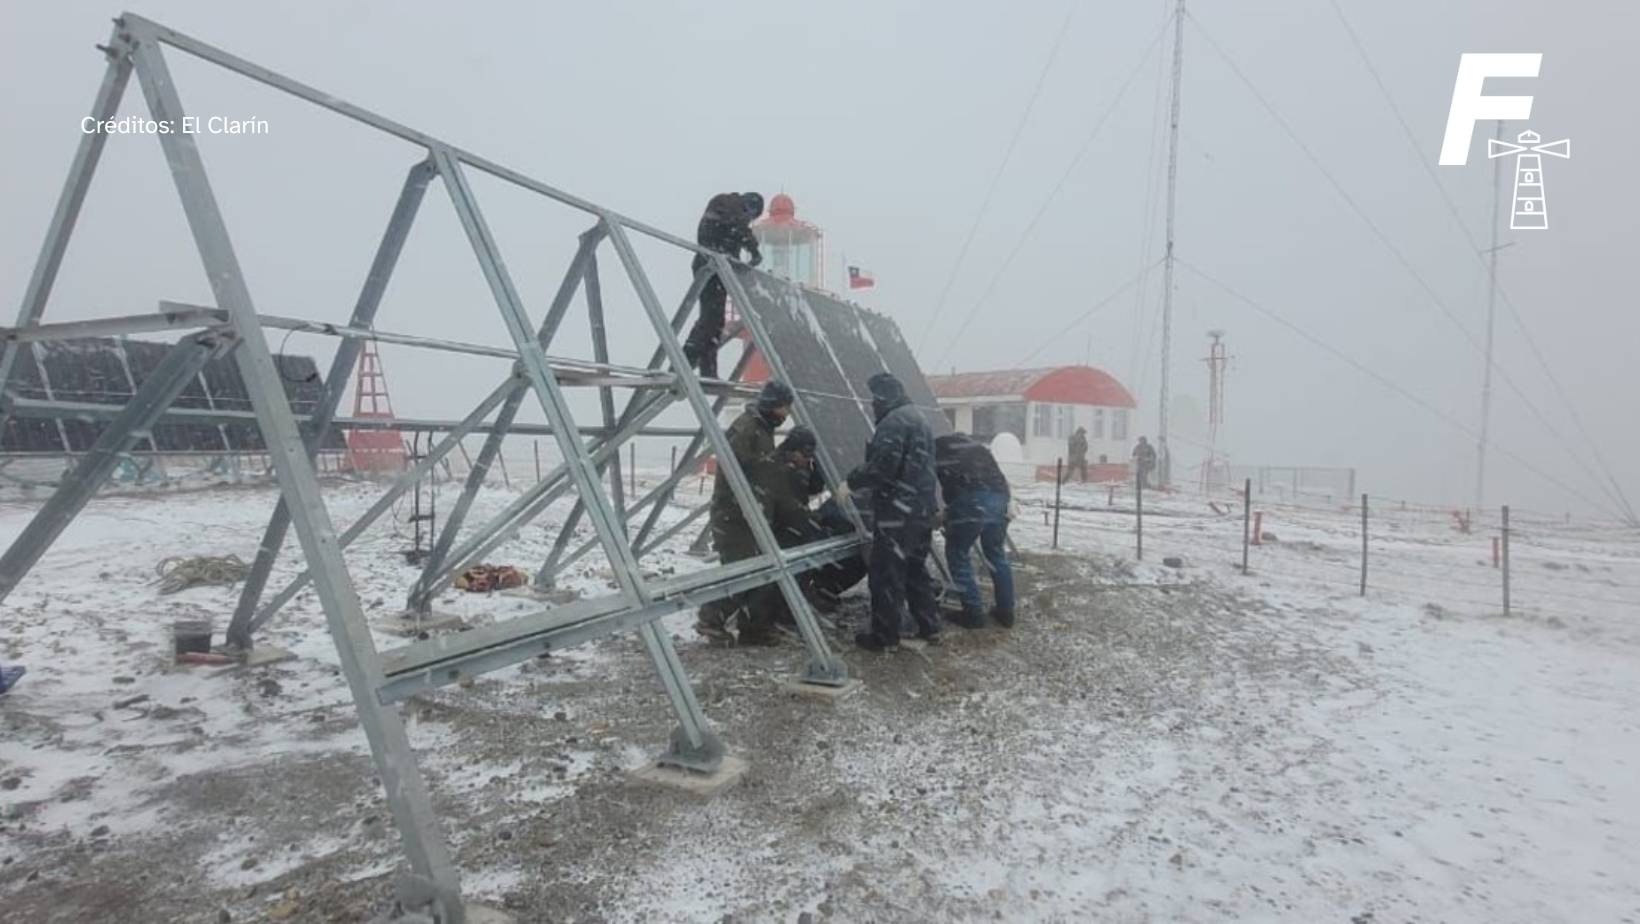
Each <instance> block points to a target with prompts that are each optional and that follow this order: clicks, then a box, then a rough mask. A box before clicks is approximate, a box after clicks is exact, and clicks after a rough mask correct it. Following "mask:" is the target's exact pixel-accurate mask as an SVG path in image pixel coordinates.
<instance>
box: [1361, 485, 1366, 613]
mask: <svg viewBox="0 0 1640 924" xmlns="http://www.w3.org/2000/svg"><path fill="white" fill-rule="evenodd" d="M1366 595H1367V495H1365V494H1362V495H1361V596H1363V597H1365V596H1366Z"/></svg>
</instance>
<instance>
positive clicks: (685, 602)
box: [381, 536, 860, 702]
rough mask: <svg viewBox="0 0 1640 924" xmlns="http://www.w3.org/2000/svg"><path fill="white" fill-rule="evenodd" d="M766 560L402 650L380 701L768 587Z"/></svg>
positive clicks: (852, 546) (821, 557) (843, 548)
mask: <svg viewBox="0 0 1640 924" xmlns="http://www.w3.org/2000/svg"><path fill="white" fill-rule="evenodd" d="M859 552H860V540H859V538H857V537H855V536H843V537H835V538H828V539H822V540H820V541H818V542H815V543H812V544H810V545H808V546H804V547H802V548H797V549H791V550H789V551H786V552H785V553H783V556H782V557H783V559H784V560H785V562H786V563H787V567H792V568H797V569H802V570H806V569H810V568H818V567H820V566H821V565H825V564H829V563H831V562H835V561H841V560H842V559H845V558H848V557H850V556H853V555H858V554H859ZM772 564H773V563H772V562H771V560H770V559H769V558H768V557H767V556H758V557H756V558H749V559H745V560H743V561H738V562H734V563H732V564H728V565H722V566H719V567H716V568H711V569H707V570H705V571H696V572H692V573H690V574H685V575H680V576H678V577H674V578H671V579H669V580H667V581H660V582H655V583H653V584H651V585H650V588H651V590H653V591H654V598H653V599H652V600H651V601H650V602H649V603H648V604H645V605H644V606H642V607H639V608H633V607H631V606H629V605H627V604H626V602H625V601H624V600H622V599H621V598H620V597H618V596H608V597H598V598H594V599H590V600H577V601H574V602H573V603H569V604H566V605H564V606H560V607H554V608H552V609H547V610H542V611H539V612H536V613H531V614H528V615H525V616H519V617H517V618H515V619H509V620H507V621H506V622H500V623H493V624H491V625H488V626H480V627H478V628H476V629H471V630H469V631H466V632H461V633H457V634H455V635H445V636H439V637H437V638H433V639H428V640H426V641H422V642H416V643H413V644H410V645H406V646H404V647H403V648H401V649H397V650H395V651H393V652H390V653H388V654H387V655H385V656H384V659H383V660H384V665H385V672H386V675H387V683H386V685H384V686H383V687H382V690H381V698H382V700H383V701H384V702H395V701H397V700H401V699H404V698H405V697H407V696H413V695H415V694H416V693H420V692H423V691H425V690H428V689H432V688H435V687H439V686H443V685H445V684H449V683H454V682H457V681H459V680H461V679H463V678H464V677H476V676H479V675H481V674H484V673H487V672H489V671H495V670H500V669H501V668H504V667H508V666H510V665H513V664H517V663H518V662H520V661H524V660H527V659H529V658H532V657H535V656H537V655H539V654H541V653H542V652H546V651H554V650H560V649H563V648H568V647H570V646H572V645H577V644H580V643H581V642H585V641H589V640H591V639H595V638H601V637H603V636H606V635H610V634H613V633H616V632H621V631H627V630H630V629H633V628H638V627H641V626H643V625H645V624H648V623H652V622H653V621H654V620H656V619H659V618H660V617H662V616H667V615H670V614H672V613H676V612H679V611H682V610H686V609H690V608H693V607H698V606H700V605H701V604H704V603H709V602H711V601H713V600H719V599H722V598H724V597H727V596H730V595H732V594H737V593H743V592H745V591H747V590H750V589H752V588H754V587H760V586H762V585H764V584H768V583H770V582H771V581H773V580H775V577H774V572H773V571H772V570H771V566H772Z"/></svg>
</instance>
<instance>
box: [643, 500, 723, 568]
mask: <svg viewBox="0 0 1640 924" xmlns="http://www.w3.org/2000/svg"><path fill="white" fill-rule="evenodd" d="M711 509H712V505H711V504H701V505H700V506H699V507H696V508H695V509H693V510H691V511H689V513H688V515H687V516H685V517H684V518H683V519H681V520H679V521H678V522H676V523H673V524H672V525H671V526H668V527H667V528H666V529H664V530H661V534H660V535H659V536H656V537H655V539H654V541H652V542H650V543H649V544H648V545H645V546H643V547H641V548H640V549H638V554H639V555H647V554H649V553H650V552H653V551H654V550H656V549H658V548H660V547H661V545H662V544H664V543H665V542H666V540H668V539H671V538H672V537H673V536H676V535H677V534H678V533H681V532H683V531H684V530H686V529H688V528H689V524H690V523H693V522H695V521H696V520H698V519H700V518H701V517H703V516H705V515H706V513H707V511H709V510H711Z"/></svg>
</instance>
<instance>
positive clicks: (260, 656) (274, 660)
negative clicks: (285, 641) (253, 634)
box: [245, 644, 296, 667]
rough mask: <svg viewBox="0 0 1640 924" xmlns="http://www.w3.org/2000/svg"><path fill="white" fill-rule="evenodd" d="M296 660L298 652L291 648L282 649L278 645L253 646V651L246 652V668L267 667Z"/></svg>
mask: <svg viewBox="0 0 1640 924" xmlns="http://www.w3.org/2000/svg"><path fill="white" fill-rule="evenodd" d="M294 660H296V652H294V651H291V650H290V649H289V648H280V647H279V646H278V645H262V644H258V645H252V646H251V650H250V651H247V652H245V666H246V667H267V666H268V665H269V664H280V663H283V662H285V661H294Z"/></svg>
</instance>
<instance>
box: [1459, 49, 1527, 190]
mask: <svg viewBox="0 0 1640 924" xmlns="http://www.w3.org/2000/svg"><path fill="white" fill-rule="evenodd" d="M1542 63H1543V55H1541V54H1466V55H1464V56H1463V57H1461V58H1459V59H1458V80H1457V82H1456V83H1454V84H1453V85H1452V108H1451V110H1450V111H1448V112H1447V115H1446V138H1445V140H1443V141H1442V142H1441V166H1443V167H1461V166H1463V165H1464V164H1467V163H1469V145H1470V142H1471V141H1472V140H1473V138H1474V135H1475V123H1476V122H1479V121H1481V120H1482V119H1501V120H1504V121H1511V120H1521V119H1529V118H1531V117H1532V98H1531V97H1530V96H1485V95H1483V94H1482V93H1481V88H1482V85H1483V84H1485V83H1486V78H1488V77H1536V76H1537V75H1538V67H1539V65H1541V64H1542Z"/></svg>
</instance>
